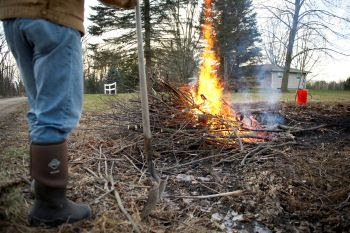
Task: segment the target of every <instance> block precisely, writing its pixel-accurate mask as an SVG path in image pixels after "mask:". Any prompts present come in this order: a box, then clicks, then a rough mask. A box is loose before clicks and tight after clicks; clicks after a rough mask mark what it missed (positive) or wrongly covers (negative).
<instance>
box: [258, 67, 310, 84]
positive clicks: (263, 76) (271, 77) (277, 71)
mask: <svg viewBox="0 0 350 233" xmlns="http://www.w3.org/2000/svg"><path fill="white" fill-rule="evenodd" d="M254 73H255V77H256V81H257V87H258V88H276V89H280V88H281V86H282V78H283V68H282V67H278V66H275V65H272V64H264V65H257V66H256V67H255V68H254ZM308 73H310V72H308V71H301V70H298V69H294V68H290V70H289V80H288V89H298V88H305V86H306V81H305V80H306V76H307V74H308Z"/></svg>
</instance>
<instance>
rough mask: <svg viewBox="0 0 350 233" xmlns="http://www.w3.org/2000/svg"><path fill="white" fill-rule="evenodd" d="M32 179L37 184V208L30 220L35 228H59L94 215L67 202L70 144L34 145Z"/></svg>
mask: <svg viewBox="0 0 350 233" xmlns="http://www.w3.org/2000/svg"><path fill="white" fill-rule="evenodd" d="M30 155H31V175H32V177H33V178H34V180H35V184H34V195H35V202H34V206H33V208H32V210H31V212H30V214H29V216H28V219H29V224H30V225H31V226H39V225H45V226H49V227H55V226H58V225H60V224H63V223H73V222H77V221H80V220H83V219H85V218H87V217H89V216H90V215H91V209H90V207H89V206H88V205H85V204H76V203H74V202H72V201H70V200H69V199H67V198H66V186H67V180H68V166H67V165H68V160H67V144H66V142H63V143H60V144H52V145H35V144H31V148H30Z"/></svg>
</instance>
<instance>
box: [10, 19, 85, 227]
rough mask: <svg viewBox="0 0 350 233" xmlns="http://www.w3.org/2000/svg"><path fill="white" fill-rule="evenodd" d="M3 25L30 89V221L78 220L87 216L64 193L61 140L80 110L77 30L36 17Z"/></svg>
mask: <svg viewBox="0 0 350 233" xmlns="http://www.w3.org/2000/svg"><path fill="white" fill-rule="evenodd" d="M4 27H5V33H6V36H7V40H8V43H9V45H10V48H11V50H12V51H13V53H14V55H15V57H16V60H17V63H18V65H19V67H20V70H21V71H22V70H24V72H23V74H22V75H23V80H24V82H25V86H26V90H28V89H30V88H32V89H31V90H29V91H28V92H29V93H28V97H29V95H31V100H30V104H31V105H32V107H31V112H30V113H32V114H29V115H28V119H29V122H30V124H32V125H31V130H30V136H31V140H32V143H31V146H30V157H31V166H30V167H31V175H32V177H33V178H34V179H35V203H34V207H33V209H32V211H31V213H30V214H29V221H30V224H31V225H39V224H42V223H44V224H46V225H49V226H56V225H58V224H61V223H64V222H75V221H78V220H81V219H84V218H86V217H88V216H89V215H90V213H91V210H90V208H89V207H88V206H87V205H78V204H75V203H73V202H71V201H69V200H68V199H67V198H66V196H65V190H66V185H67V180H68V166H67V165H68V160H67V144H66V141H65V139H66V138H67V136H68V134H69V133H70V132H71V130H72V129H73V128H74V127H75V126H76V124H77V123H78V121H79V118H80V114H81V109H82V95H83V77H82V58H81V55H82V54H81V44H80V34H79V32H78V31H76V30H74V29H71V28H67V27H64V26H60V25H57V24H54V23H51V22H49V21H46V20H41V19H15V20H9V21H7V22H5V24H4ZM31 54H32V55H31ZM30 66H31V67H32V68H31V67H30ZM33 77H34V78H33Z"/></svg>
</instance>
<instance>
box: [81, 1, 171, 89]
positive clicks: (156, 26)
mask: <svg viewBox="0 0 350 233" xmlns="http://www.w3.org/2000/svg"><path fill="white" fill-rule="evenodd" d="M172 1H173V0H166V1H163V0H145V1H143V5H142V6H141V10H142V15H143V27H144V44H145V45H144V46H145V47H144V50H145V59H146V71H147V74H148V78H149V76H150V75H151V74H152V62H153V60H154V59H155V58H156V55H155V54H153V51H154V50H155V49H156V45H157V44H159V43H158V42H159V40H162V38H163V35H164V33H165V32H164V31H163V28H162V27H161V25H162V22H163V20H164V19H165V18H166V17H167V14H166V12H167V8H168V7H169V4H171V2H172ZM92 9H93V10H94V11H95V14H93V15H91V16H90V18H89V19H90V20H91V21H92V22H93V25H92V26H90V27H89V28H88V31H89V33H90V34H91V35H94V36H101V35H103V34H107V33H108V35H109V36H108V38H107V39H104V42H105V44H104V46H103V47H104V48H101V46H99V47H97V48H96V50H95V52H96V53H103V52H105V51H106V50H108V51H109V53H111V54H113V56H114V57H118V59H120V60H122V61H120V64H122V63H123V64H124V65H126V66H130V67H134V66H135V64H137V46H136V45H137V38H136V28H135V11H134V10H121V9H113V8H110V7H106V6H104V5H97V6H94V7H92ZM115 54H117V55H116V56H115ZM97 56H100V55H97ZM113 56H112V57H113ZM124 68H125V67H124ZM118 69H119V70H120V71H121V72H127V73H129V71H130V69H129V70H123V67H118ZM133 70H134V71H135V73H133V75H134V76H137V69H136V70H135V69H133ZM148 83H150V80H148Z"/></svg>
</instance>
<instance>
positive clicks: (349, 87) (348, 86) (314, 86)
mask: <svg viewBox="0 0 350 233" xmlns="http://www.w3.org/2000/svg"><path fill="white" fill-rule="evenodd" d="M306 88H307V89H311V90H345V91H350V77H349V78H347V79H346V80H345V81H339V82H335V81H331V82H326V81H311V82H308V83H307V84H306Z"/></svg>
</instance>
